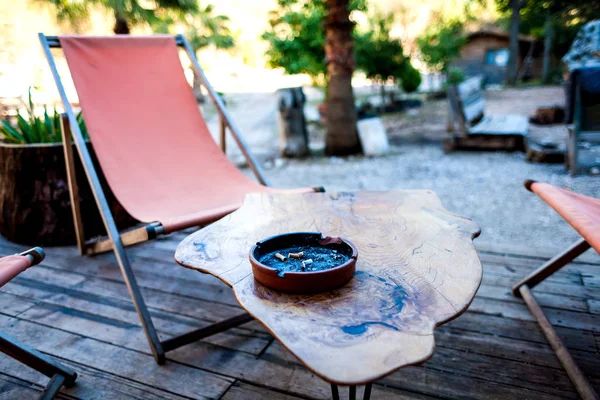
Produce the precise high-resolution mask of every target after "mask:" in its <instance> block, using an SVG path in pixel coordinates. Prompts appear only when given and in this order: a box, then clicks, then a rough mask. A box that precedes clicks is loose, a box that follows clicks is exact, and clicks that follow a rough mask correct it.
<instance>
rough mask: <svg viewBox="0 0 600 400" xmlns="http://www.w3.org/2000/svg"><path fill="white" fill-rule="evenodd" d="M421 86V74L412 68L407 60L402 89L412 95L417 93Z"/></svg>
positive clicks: (401, 83)
mask: <svg viewBox="0 0 600 400" xmlns="http://www.w3.org/2000/svg"><path fill="white" fill-rule="evenodd" d="M419 86H421V73H420V72H419V71H418V70H417V69H416V68H415V67H413V66H412V64H411V63H410V61H409V60H406V62H405V64H404V72H403V73H402V80H401V81H400V87H401V88H402V90H404V91H405V92H406V93H412V92H414V91H416V90H417V89H418V88H419Z"/></svg>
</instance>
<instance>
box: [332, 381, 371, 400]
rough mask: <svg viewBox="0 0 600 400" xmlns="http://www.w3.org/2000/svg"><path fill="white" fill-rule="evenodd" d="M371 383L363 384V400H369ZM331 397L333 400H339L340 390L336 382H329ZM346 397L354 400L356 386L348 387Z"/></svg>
mask: <svg viewBox="0 0 600 400" xmlns="http://www.w3.org/2000/svg"><path fill="white" fill-rule="evenodd" d="M372 385H373V384H372V383H368V384H366V385H365V391H364V394H363V400H370V399H371V389H372ZM331 397H332V399H333V400H340V390H339V387H338V385H336V384H333V383H332V384H331ZM348 398H349V399H350V400H356V386H350V387H349V396H348Z"/></svg>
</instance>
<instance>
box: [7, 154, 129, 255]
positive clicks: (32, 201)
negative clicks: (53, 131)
mask: <svg viewBox="0 0 600 400" xmlns="http://www.w3.org/2000/svg"><path fill="white" fill-rule="evenodd" d="M88 149H89V150H90V155H91V157H92V161H93V162H94V164H95V166H96V171H98V174H99V177H100V180H101V183H102V186H103V188H104V193H105V194H106V197H107V200H108V202H109V204H110V206H111V210H112V212H113V216H114V217H115V221H116V222H117V226H119V227H120V228H125V227H128V226H132V225H134V224H135V223H136V222H137V221H136V220H135V219H134V218H133V217H131V216H130V215H129V214H128V213H127V212H126V211H125V210H124V209H123V207H122V206H121V204H120V203H119V202H118V201H117V200H116V198H115V197H114V195H113V194H112V192H111V191H110V189H109V187H108V184H107V183H106V181H105V179H104V176H103V175H102V172H101V170H100V168H99V167H98V163H97V160H96V155H95V153H94V151H93V148H92V146H91V144H89V143H88ZM74 152H75V150H74ZM75 170H76V174H77V184H78V186H79V197H80V204H81V214H82V220H83V226H84V229H85V231H84V233H85V235H86V237H87V238H90V237H94V236H99V235H105V234H106V231H105V229H104V224H103V222H102V219H101V218H100V213H99V212H98V208H97V207H96V203H95V201H94V198H93V196H92V191H91V189H90V187H89V184H88V182H87V177H86V175H85V172H84V170H83V166H82V164H81V161H80V160H79V157H77V156H76V157H75ZM0 234H2V236H4V237H5V238H6V239H8V240H10V241H12V242H16V243H22V244H27V245H31V246H33V245H40V246H62V245H70V244H75V242H76V238H75V230H74V226H73V214H72V211H71V200H70V197H69V185H68V181H67V172H66V168H65V158H64V152H63V145H62V144H61V143H58V144H33V145H32V144H28V145H8V144H4V143H0Z"/></svg>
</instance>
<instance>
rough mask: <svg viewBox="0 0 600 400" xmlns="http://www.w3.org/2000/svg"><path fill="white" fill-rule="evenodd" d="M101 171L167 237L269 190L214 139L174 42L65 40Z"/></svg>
mask: <svg viewBox="0 0 600 400" xmlns="http://www.w3.org/2000/svg"><path fill="white" fill-rule="evenodd" d="M59 40H60V44H61V46H62V48H63V50H64V54H65V57H66V59H67V63H68V65H69V69H70V70H71V75H72V77H73V82H74V84H75V88H76V89H77V93H78V95H79V102H80V105H81V108H82V110H83V116H84V118H85V123H86V126H87V129H88V132H89V135H90V139H91V141H92V145H93V147H94V151H95V152H96V154H97V156H98V160H99V163H100V166H101V167H102V171H103V172H104V174H105V176H106V179H107V181H108V183H109V185H110V187H111V189H112V190H113V192H114V194H115V196H116V197H117V199H118V200H119V201H120V202H121V204H122V205H123V207H124V208H125V209H126V210H127V211H128V212H129V213H130V214H131V215H132V216H134V217H135V218H137V219H138V220H140V221H142V222H155V221H158V222H160V223H161V224H162V225H163V227H164V229H165V232H166V233H169V232H173V231H177V230H180V229H184V228H187V227H190V226H196V225H203V224H207V223H210V222H213V221H215V220H217V219H219V218H221V217H223V216H224V215H226V214H228V213H230V212H232V211H234V210H236V209H237V208H238V207H239V206H240V205H241V204H242V201H243V199H244V196H245V195H246V194H248V193H251V192H280V193H285V192H298V191H301V192H312V191H313V189H298V190H293V191H286V190H278V189H273V188H269V187H266V186H263V185H261V184H259V183H257V182H255V181H253V180H251V179H250V178H248V177H247V176H245V175H244V174H243V173H242V172H240V171H239V170H238V169H237V168H236V167H235V166H234V165H232V164H231V163H230V162H229V160H228V159H227V157H226V155H225V154H223V152H222V151H221V149H220V148H219V147H218V146H217V144H216V143H215V141H214V140H213V138H212V136H211V134H210V132H209V130H208V127H207V125H206V122H205V120H204V118H203V116H202V114H201V112H200V110H199V107H198V104H197V103H196V99H195V97H194V94H193V92H192V89H191V87H190V85H189V84H188V82H187V80H186V78H185V75H184V71H183V67H182V65H181V61H180V59H179V53H178V49H177V45H176V42H175V39H174V37H172V36H151V37H135V36H129V35H117V36H112V37H89V36H60V37H59Z"/></svg>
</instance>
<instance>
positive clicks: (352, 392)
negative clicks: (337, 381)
mask: <svg viewBox="0 0 600 400" xmlns="http://www.w3.org/2000/svg"><path fill="white" fill-rule="evenodd" d="M349 397H350V400H356V386H350V396H349Z"/></svg>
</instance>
